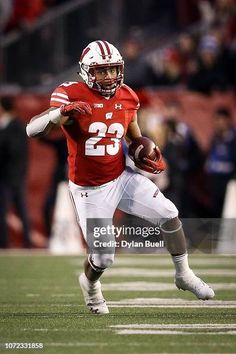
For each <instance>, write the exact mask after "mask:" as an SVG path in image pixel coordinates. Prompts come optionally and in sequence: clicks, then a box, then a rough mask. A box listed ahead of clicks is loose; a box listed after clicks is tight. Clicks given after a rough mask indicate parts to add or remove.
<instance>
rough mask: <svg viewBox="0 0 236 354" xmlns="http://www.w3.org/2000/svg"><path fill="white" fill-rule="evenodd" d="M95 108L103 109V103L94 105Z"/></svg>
mask: <svg viewBox="0 0 236 354" xmlns="http://www.w3.org/2000/svg"><path fill="white" fill-rule="evenodd" d="M93 107H94V108H103V103H94V105H93Z"/></svg>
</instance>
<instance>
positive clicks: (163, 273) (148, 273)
mask: <svg viewBox="0 0 236 354" xmlns="http://www.w3.org/2000/svg"><path fill="white" fill-rule="evenodd" d="M195 273H196V274H197V275H204V276H224V277H232V276H236V270H234V269H197V270H196V271H195ZM115 276H133V277H147V278H148V277H149V278H150V277H173V276H174V268H173V270H172V269H170V270H168V269H144V268H111V269H108V270H107V271H106V272H104V274H103V277H106V278H108V277H115Z"/></svg>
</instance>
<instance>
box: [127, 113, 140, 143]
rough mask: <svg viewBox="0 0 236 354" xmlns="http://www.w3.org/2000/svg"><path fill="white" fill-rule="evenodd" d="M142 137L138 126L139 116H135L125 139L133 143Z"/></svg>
mask: <svg viewBox="0 0 236 354" xmlns="http://www.w3.org/2000/svg"><path fill="white" fill-rule="evenodd" d="M140 136H142V134H141V130H140V128H139V125H138V118H137V114H135V115H134V117H133V119H132V121H131V122H130V123H129V126H128V129H127V133H126V137H125V138H126V139H127V140H128V141H132V140H134V139H136V138H139V137H140Z"/></svg>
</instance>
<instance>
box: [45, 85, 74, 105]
mask: <svg viewBox="0 0 236 354" xmlns="http://www.w3.org/2000/svg"><path fill="white" fill-rule="evenodd" d="M67 103H70V100H69V97H68V94H67V92H66V90H65V88H64V87H63V86H62V85H61V86H58V87H57V88H56V89H55V90H54V91H53V93H52V94H51V99H50V107H60V106H61V105H62V104H67Z"/></svg>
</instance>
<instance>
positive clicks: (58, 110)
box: [26, 40, 214, 314]
mask: <svg viewBox="0 0 236 354" xmlns="http://www.w3.org/2000/svg"><path fill="white" fill-rule="evenodd" d="M79 65H80V75H81V77H82V79H83V82H65V83H63V84H62V85H60V86H58V87H57V88H56V89H55V90H54V92H53V93H52V95H51V101H50V108H49V109H48V110H47V111H45V112H43V113H41V114H39V115H37V116H35V117H33V118H32V119H31V121H30V122H29V124H28V125H27V128H26V130H27V134H28V136H29V137H38V136H41V135H44V134H46V133H47V132H49V131H50V130H51V129H52V128H54V127H58V126H61V128H62V130H63V132H64V134H65V137H66V139H67V146H68V164H69V190H70V194H71V197H72V202H73V204H74V207H75V211H76V215H77V218H78V222H79V225H80V227H81V229H82V231H83V235H84V237H85V240H86V241H87V242H89V240H88V233H87V224H86V221H87V220H91V219H96V220H97V219H100V220H101V224H102V220H106V222H107V220H112V217H113V214H114V212H115V210H116V208H119V209H120V210H123V211H124V212H126V213H129V214H132V215H136V216H140V217H142V218H145V219H148V220H150V219H152V220H155V222H156V223H157V224H158V225H159V226H160V228H161V230H162V234H163V238H164V241H165V245H166V247H167V249H168V251H169V252H170V254H171V256H172V260H173V263H174V265H175V268H176V273H175V283H176V286H177V287H178V288H180V289H183V290H189V291H191V292H192V293H194V294H195V295H196V296H197V297H198V298H199V299H203V300H206V299H211V298H213V297H214V291H213V290H212V289H211V288H210V287H209V286H208V285H207V284H206V283H204V282H203V281H202V280H201V279H199V278H198V277H197V276H196V275H195V274H194V273H193V271H192V270H191V269H190V267H189V265H188V254H187V248H186V241H185V236H184V231H183V228H182V224H181V221H180V220H179V218H178V210H177V209H176V207H175V205H174V204H173V203H172V202H171V201H170V200H168V199H167V198H165V196H164V195H163V194H162V193H161V192H160V191H159V190H158V191H157V186H156V185H155V184H154V183H153V182H151V181H150V180H149V179H148V178H146V177H144V176H142V175H141V174H138V173H135V172H133V171H130V170H128V169H126V168H125V158H124V152H123V149H122V144H121V142H122V139H123V138H124V137H125V138H128V139H129V140H130V141H132V140H133V139H135V138H138V137H140V136H141V132H140V129H139V126H138V124H137V111H138V109H139V100H138V97H137V96H136V94H135V93H134V91H133V90H132V89H131V88H130V87H128V86H127V85H125V84H124V83H123V80H124V74H123V73H124V62H123V59H122V57H121V55H120V53H119V51H118V50H117V49H116V48H115V47H114V46H113V45H112V44H110V43H109V42H107V41H104V40H97V41H94V42H92V43H90V44H89V45H88V46H87V47H86V48H85V49H84V50H83V52H82V55H81V58H80V61H79ZM156 154H157V158H156V161H152V160H149V159H146V160H145V162H144V163H142V164H141V166H140V164H139V167H141V168H142V169H144V170H146V171H148V172H152V173H159V172H161V171H163V169H164V163H163V160H162V157H161V153H160V151H159V150H158V148H157V149H156ZM154 196H155V197H154ZM113 236H114V235H113ZM109 237H111V236H109ZM114 238H115V236H114ZM114 251H115V250H114V248H113V247H111V248H109V250H107V252H106V249H105V252H104V250H103V252H95V251H94V252H91V253H90V254H89V255H88V258H87V259H86V261H85V264H84V272H83V273H82V274H81V275H80V277H79V283H80V286H81V289H82V292H83V295H84V298H85V302H86V305H87V306H88V308H89V309H90V311H91V312H93V313H99V314H106V313H109V309H108V307H107V305H106V301H105V300H104V297H103V295H102V291H101V283H100V281H99V278H100V277H101V275H102V274H103V272H104V271H105V269H106V268H108V267H110V266H111V265H112V263H113V261H114Z"/></svg>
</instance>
